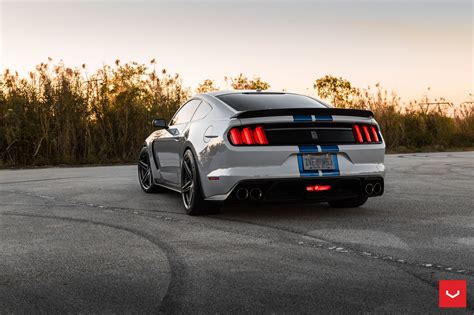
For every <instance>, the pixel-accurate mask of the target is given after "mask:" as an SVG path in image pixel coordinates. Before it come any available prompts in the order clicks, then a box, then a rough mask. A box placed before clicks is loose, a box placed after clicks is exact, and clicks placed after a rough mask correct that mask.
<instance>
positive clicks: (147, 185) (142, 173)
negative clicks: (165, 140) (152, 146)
mask: <svg viewBox="0 0 474 315" xmlns="http://www.w3.org/2000/svg"><path fill="white" fill-rule="evenodd" d="M138 182H139V183H140V187H141V188H142V189H143V191H144V192H146V193H155V192H159V191H161V190H162V189H163V188H162V187H161V186H158V185H155V183H154V181H153V173H152V170H151V162H150V156H149V155H148V150H147V148H146V147H144V148H142V150H141V151H140V155H139V157H138Z"/></svg>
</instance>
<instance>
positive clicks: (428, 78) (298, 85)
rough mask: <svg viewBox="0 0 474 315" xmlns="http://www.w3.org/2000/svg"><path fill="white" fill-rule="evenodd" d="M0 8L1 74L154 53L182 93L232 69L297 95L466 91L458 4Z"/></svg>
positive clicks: (467, 61)
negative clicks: (338, 82)
mask: <svg viewBox="0 0 474 315" xmlns="http://www.w3.org/2000/svg"><path fill="white" fill-rule="evenodd" d="M0 1H1V2H0V10H1V11H0V18H1V24H0V26H1V33H0V34H1V37H0V45H1V55H0V68H1V69H2V71H3V70H4V69H6V68H9V69H11V70H18V71H19V72H20V73H22V74H25V73H27V71H29V70H31V69H33V68H34V66H35V65H36V64H38V63H40V62H42V61H46V60H47V58H48V57H52V58H53V60H54V61H59V60H60V59H62V60H64V62H65V63H66V65H68V66H72V67H75V66H80V65H81V64H82V63H86V64H87V65H88V68H89V69H90V70H91V71H93V70H94V69H96V68H97V67H99V66H101V65H102V64H103V63H108V64H112V63H113V62H114V60H115V59H120V60H122V61H123V62H125V61H138V62H143V63H146V62H148V61H149V60H151V59H152V58H156V59H157V61H158V64H159V66H160V67H164V68H166V69H168V70H169V71H170V72H173V73H174V72H177V73H179V74H181V75H182V77H183V79H184V84H185V85H187V86H191V87H193V88H195V87H196V86H197V84H198V83H199V82H202V81H203V80H204V79H207V78H210V79H213V80H215V82H216V85H218V86H220V87H224V82H223V77H224V76H235V75H238V74H239V73H240V72H243V73H244V74H246V75H248V76H250V77H252V76H254V75H256V76H260V77H261V78H262V79H263V80H265V81H268V82H270V84H271V87H272V89H273V90H281V89H286V90H288V91H294V92H301V93H307V94H312V93H314V92H313V88H312V84H313V82H314V80H315V79H316V78H319V77H321V76H324V75H326V74H332V75H336V76H342V77H344V78H346V79H348V80H349V81H351V82H352V83H353V84H354V85H355V86H357V87H366V86H367V85H372V86H373V85H374V84H375V83H376V82H381V84H382V86H383V87H385V88H387V89H389V90H395V91H397V92H398V94H399V95H400V96H401V97H402V98H403V99H404V100H409V99H414V98H419V97H420V96H422V95H423V93H425V91H426V89H427V87H431V91H430V93H429V96H430V97H432V98H437V97H440V96H444V97H446V98H447V99H449V100H451V101H454V102H455V103H460V102H461V101H466V100H469V99H470V97H469V93H474V87H473V85H474V71H473V58H474V57H473V43H474V37H473V15H474V12H473V5H472V2H471V1H469V0H466V1H461V0H451V1H413V0H412V1H409V0H399V1H311V2H310V1H296V0H295V1H278V2H270V1H257V2H255V1H237V0H235V1H204V2H203V1H185V2H184V1H183V2H166V1H151V0H150V1H139V2H136V1H111V0H109V1H74V0H72V1H71V0H70V1H53V2H43V1H28V2H19V1H14V2H13V1H2V0H0ZM471 100H473V99H472V97H471Z"/></svg>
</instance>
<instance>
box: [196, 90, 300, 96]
mask: <svg viewBox="0 0 474 315" xmlns="http://www.w3.org/2000/svg"><path fill="white" fill-rule="evenodd" d="M247 93H256V94H257V93H258V94H260V93H261V94H294V93H286V92H280V91H268V90H265V91H262V90H227V91H213V92H207V93H203V94H207V95H212V96H220V95H226V94H247Z"/></svg>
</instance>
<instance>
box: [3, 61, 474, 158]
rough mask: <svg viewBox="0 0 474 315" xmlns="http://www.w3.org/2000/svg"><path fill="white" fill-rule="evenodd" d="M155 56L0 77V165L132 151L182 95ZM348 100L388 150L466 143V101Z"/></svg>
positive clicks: (366, 96)
mask: <svg viewBox="0 0 474 315" xmlns="http://www.w3.org/2000/svg"><path fill="white" fill-rule="evenodd" d="M155 67H156V65H155V62H154V60H152V61H151V63H150V64H149V65H143V64H138V63H133V62H132V63H127V64H121V63H120V61H116V63H115V65H114V66H104V67H102V68H101V69H99V70H97V71H96V72H94V73H93V74H89V73H88V71H87V68H86V67H85V66H82V67H80V68H77V69H71V68H67V67H65V66H64V65H63V64H59V65H53V64H52V63H51V62H50V63H46V64H45V63H43V64H40V65H38V66H37V68H36V69H35V70H34V71H32V72H31V73H30V75H29V76H28V77H27V78H21V77H19V76H18V75H17V74H16V73H11V72H9V71H5V72H4V73H3V74H2V75H1V76H0V166H3V167H5V166H33V165H58V164H104V163H126V162H132V161H134V160H135V159H136V158H137V156H136V155H137V152H138V151H139V148H140V146H141V145H142V144H143V140H144V139H145V138H146V136H147V135H148V134H149V133H150V132H151V131H152V130H153V128H152V126H151V124H150V122H151V120H152V119H153V118H156V117H164V118H166V119H169V118H170V117H171V115H172V114H173V113H174V112H175V111H176V109H177V108H178V107H179V106H180V104H182V103H183V102H184V101H185V100H186V99H187V98H188V97H189V96H190V90H189V89H188V88H185V87H183V85H182V83H181V79H180V77H179V75H170V74H168V73H167V72H166V70H161V71H157V70H155ZM352 107H358V108H370V109H371V110H373V111H374V113H375V116H376V118H377V120H378V121H379V122H380V123H381V127H382V132H383V135H384V137H385V139H386V142H387V148H388V150H389V151H390V152H397V151H404V152H406V151H419V150H424V149H426V150H428V151H432V150H436V151H439V150H448V149H454V148H456V149H458V148H473V147H474V111H473V107H472V106H471V107H469V106H465V107H464V108H460V109H459V110H458V111H457V113H456V115H454V116H449V115H448V114H447V113H446V112H443V111H438V110H420V107H419V106H417V104H416V103H411V104H410V106H407V107H402V106H400V104H399V99H398V98H397V97H396V96H387V93H386V92H384V91H382V90H381V89H380V88H379V87H378V89H377V90H376V91H375V92H373V93H372V92H371V91H370V90H364V91H360V93H358V95H357V97H356V98H355V99H354V101H353V102H352Z"/></svg>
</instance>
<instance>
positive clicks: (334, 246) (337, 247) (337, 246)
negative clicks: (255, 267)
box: [212, 216, 474, 276]
mask: <svg viewBox="0 0 474 315" xmlns="http://www.w3.org/2000/svg"><path fill="white" fill-rule="evenodd" d="M212 217H213V218H216V219H218V220H224V221H233V222H240V223H245V224H250V225H257V226H260V227H265V228H270V229H275V230H279V231H284V232H289V233H294V234H298V235H301V236H304V237H306V238H314V239H318V240H322V241H324V242H325V243H324V244H316V247H319V248H324V249H328V250H332V251H335V252H339V253H353V254H355V255H358V256H362V257H367V258H372V259H380V261H385V262H387V263H390V264H395V265H404V266H415V267H422V268H427V269H431V270H439V271H443V272H447V273H453V274H457V275H460V274H462V275H468V276H474V270H469V269H467V268H456V267H454V266H443V265H441V264H436V263H429V262H422V261H418V260H411V259H403V258H399V257H395V256H392V255H385V254H381V253H377V252H372V251H369V250H362V249H356V248H354V247H351V246H346V245H347V243H343V242H335V241H333V240H330V239H326V238H323V237H320V236H318V237H315V236H313V235H310V234H307V233H304V232H301V231H298V230H293V229H288V228H281V227H276V226H270V225H265V224H260V223H254V222H249V221H245V220H237V219H229V218H220V217H217V216H212ZM302 243H303V244H300V245H304V242H302Z"/></svg>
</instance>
